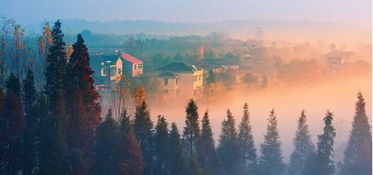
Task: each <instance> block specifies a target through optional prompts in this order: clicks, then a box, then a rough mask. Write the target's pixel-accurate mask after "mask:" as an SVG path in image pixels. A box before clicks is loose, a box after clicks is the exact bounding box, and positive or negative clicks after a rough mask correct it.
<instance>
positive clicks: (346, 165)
mask: <svg viewBox="0 0 373 175" xmlns="http://www.w3.org/2000/svg"><path fill="white" fill-rule="evenodd" d="M357 97H358V101H357V102H356V107H355V110H356V111H355V116H354V121H353V123H352V131H351V135H350V138H349V141H348V146H347V149H346V150H345V153H344V160H343V164H342V170H341V174H342V175H354V174H359V175H368V174H371V173H372V156H371V154H372V133H371V127H370V125H369V121H368V116H367V115H366V112H365V100H364V97H363V95H362V94H361V93H360V92H359V93H358V95H357Z"/></svg>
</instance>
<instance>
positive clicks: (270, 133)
mask: <svg viewBox="0 0 373 175" xmlns="http://www.w3.org/2000/svg"><path fill="white" fill-rule="evenodd" d="M260 146H261V153H262V154H261V157H260V159H259V171H260V173H261V174H263V175H264V174H265V175H282V174H284V172H285V164H284V163H283V160H282V153H281V142H280V137H279V133H278V129H277V119H276V115H275V111H274V110H272V111H271V112H270V115H269V117H268V125H267V133H266V134H265V135H264V143H262V144H261V145H260Z"/></svg>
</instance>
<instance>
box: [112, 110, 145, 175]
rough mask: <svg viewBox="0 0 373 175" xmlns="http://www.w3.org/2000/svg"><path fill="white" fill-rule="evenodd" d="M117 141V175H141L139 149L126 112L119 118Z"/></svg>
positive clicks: (142, 166)
mask: <svg viewBox="0 0 373 175" xmlns="http://www.w3.org/2000/svg"><path fill="white" fill-rule="evenodd" d="M118 134H119V138H118V139H119V141H118V144H117V146H116V148H117V150H116V153H115V154H116V155H117V156H118V158H117V159H116V162H117V165H118V171H117V174H121V175H141V174H142V173H143V168H144V162H143V158H142V152H141V147H140V145H139V143H138V142H137V139H136V137H135V133H134V129H133V127H132V124H131V122H130V119H129V116H128V115H127V112H126V111H124V112H123V113H122V115H121V117H120V128H119V133H118Z"/></svg>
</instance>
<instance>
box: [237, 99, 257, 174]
mask: <svg viewBox="0 0 373 175" xmlns="http://www.w3.org/2000/svg"><path fill="white" fill-rule="evenodd" d="M238 146H239V150H240V158H241V160H240V164H241V170H242V171H243V172H247V173H245V174H254V173H256V168H257V155H256V149H255V145H254V137H253V134H252V129H251V125H250V118H249V107H248V105H247V103H245V105H244V106H243V117H242V120H241V123H240V126H239V132H238Z"/></svg>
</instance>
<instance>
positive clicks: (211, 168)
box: [198, 111, 219, 175]
mask: <svg viewBox="0 0 373 175" xmlns="http://www.w3.org/2000/svg"><path fill="white" fill-rule="evenodd" d="M212 135H213V134H212V130H211V126H210V120H209V115H208V112H207V111H206V112H205V115H204V116H203V119H202V130H201V137H200V141H199V146H198V156H199V162H200V163H201V166H202V168H203V169H204V174H205V175H209V174H210V175H214V174H218V173H219V160H218V157H217V153H216V150H215V141H214V138H213V137H212Z"/></svg>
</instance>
